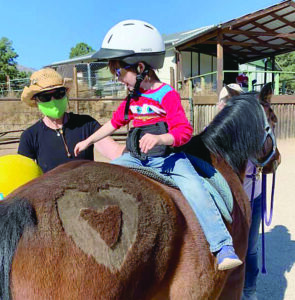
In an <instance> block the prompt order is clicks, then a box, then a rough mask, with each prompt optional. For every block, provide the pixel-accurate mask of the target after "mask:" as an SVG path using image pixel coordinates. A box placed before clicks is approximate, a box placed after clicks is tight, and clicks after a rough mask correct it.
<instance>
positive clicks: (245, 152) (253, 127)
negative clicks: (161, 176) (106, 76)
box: [201, 94, 264, 173]
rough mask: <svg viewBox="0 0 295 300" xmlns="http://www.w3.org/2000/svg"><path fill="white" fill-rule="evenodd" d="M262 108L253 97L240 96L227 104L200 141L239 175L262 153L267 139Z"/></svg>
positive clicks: (250, 95)
mask: <svg viewBox="0 0 295 300" xmlns="http://www.w3.org/2000/svg"><path fill="white" fill-rule="evenodd" d="M263 128H264V116H263V110H262V107H261V106H260V104H259V101H258V100H257V99H256V98H255V96H254V94H241V95H238V96H235V97H233V98H231V99H229V100H228V101H227V104H226V106H225V107H224V108H223V109H222V110H221V111H220V112H219V113H218V114H217V115H216V116H215V118H214V119H213V121H212V122H211V123H210V124H209V126H208V127H207V128H206V130H205V131H204V132H203V133H202V134H201V139H202V141H203V142H204V144H205V146H206V147H207V148H208V150H209V151H210V152H211V153H213V154H214V155H215V156H220V157H222V158H224V159H225V160H226V161H227V163H228V164H229V165H230V166H231V167H232V168H233V170H234V171H235V172H236V173H239V171H240V170H241V169H242V168H243V167H244V166H245V163H246V161H247V160H248V159H249V158H250V157H256V156H257V154H258V153H259V151H260V150H261V147H262V143H263V137H264V131H263Z"/></svg>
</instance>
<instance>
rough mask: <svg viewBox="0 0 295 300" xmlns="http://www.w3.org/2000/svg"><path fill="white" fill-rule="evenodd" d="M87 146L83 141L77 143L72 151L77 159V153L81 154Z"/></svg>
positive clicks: (85, 141)
mask: <svg viewBox="0 0 295 300" xmlns="http://www.w3.org/2000/svg"><path fill="white" fill-rule="evenodd" d="M88 146H89V143H88V142H87V140H84V141H82V142H79V143H78V144H77V145H76V146H75V149H74V154H75V156H76V157H77V156H78V155H79V153H81V152H82V151H84V150H85V149H87V148H88Z"/></svg>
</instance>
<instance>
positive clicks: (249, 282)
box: [243, 194, 262, 296]
mask: <svg viewBox="0 0 295 300" xmlns="http://www.w3.org/2000/svg"><path fill="white" fill-rule="evenodd" d="M261 201H262V195H261V194H260V195H259V196H258V197H256V198H255V199H254V204H253V211H252V222H251V226H250V232H249V240H248V250H247V255H246V273H245V283H244V291H243V293H244V294H245V295H246V296H250V295H252V294H255V293H256V282H257V277H258V273H259V268H258V237H259V227H260V223H261Z"/></svg>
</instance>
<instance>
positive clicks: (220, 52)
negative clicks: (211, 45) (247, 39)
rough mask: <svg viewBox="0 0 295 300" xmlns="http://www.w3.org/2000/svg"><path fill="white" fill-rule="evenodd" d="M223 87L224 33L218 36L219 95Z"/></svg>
mask: <svg viewBox="0 0 295 300" xmlns="http://www.w3.org/2000/svg"><path fill="white" fill-rule="evenodd" d="M222 86H223V35H222V32H219V33H218V36H217V95H219V93H220V91H221V89H222Z"/></svg>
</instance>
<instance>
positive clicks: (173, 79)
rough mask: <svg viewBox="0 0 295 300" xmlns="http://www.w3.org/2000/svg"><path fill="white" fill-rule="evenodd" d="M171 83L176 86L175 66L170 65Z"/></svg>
mask: <svg viewBox="0 0 295 300" xmlns="http://www.w3.org/2000/svg"><path fill="white" fill-rule="evenodd" d="M170 85H171V86H172V87H173V88H175V75H174V69H173V67H170Z"/></svg>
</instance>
